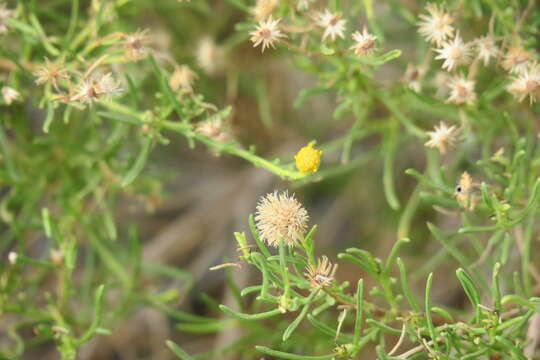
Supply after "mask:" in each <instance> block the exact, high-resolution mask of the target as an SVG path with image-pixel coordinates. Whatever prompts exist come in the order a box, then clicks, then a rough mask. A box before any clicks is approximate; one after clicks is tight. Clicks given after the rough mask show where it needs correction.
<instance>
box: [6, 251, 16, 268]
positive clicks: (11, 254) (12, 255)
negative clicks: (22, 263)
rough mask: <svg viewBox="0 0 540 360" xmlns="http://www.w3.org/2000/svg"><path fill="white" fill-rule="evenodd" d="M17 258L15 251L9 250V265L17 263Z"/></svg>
mask: <svg viewBox="0 0 540 360" xmlns="http://www.w3.org/2000/svg"><path fill="white" fill-rule="evenodd" d="M18 258H19V255H18V254H17V253H16V252H15V251H10V252H9V254H8V260H9V263H10V264H11V265H15V264H16V263H17V259H18Z"/></svg>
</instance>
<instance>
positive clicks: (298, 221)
mask: <svg viewBox="0 0 540 360" xmlns="http://www.w3.org/2000/svg"><path fill="white" fill-rule="evenodd" d="M308 220H309V215H308V213H307V211H306V209H304V208H303V206H302V204H300V203H299V202H298V201H297V200H296V198H295V197H294V194H293V195H289V194H288V192H282V193H278V192H277V191H274V192H273V193H269V194H267V195H266V196H263V197H262V198H261V199H260V200H259V203H258V204H257V211H256V213H255V222H256V224H257V230H258V231H259V234H260V236H261V238H262V239H263V240H264V241H265V242H266V243H267V244H268V245H269V246H273V247H278V246H279V243H280V241H281V239H283V241H284V242H285V243H286V244H287V245H289V246H291V245H295V244H296V243H297V242H298V241H300V240H301V239H302V238H303V236H304V234H305V233H306V229H307V223H308Z"/></svg>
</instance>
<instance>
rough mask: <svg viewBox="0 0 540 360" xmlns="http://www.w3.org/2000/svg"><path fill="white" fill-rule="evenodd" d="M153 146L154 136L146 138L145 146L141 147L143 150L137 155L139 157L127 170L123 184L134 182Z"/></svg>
mask: <svg viewBox="0 0 540 360" xmlns="http://www.w3.org/2000/svg"><path fill="white" fill-rule="evenodd" d="M151 147H152V138H151V137H148V138H146V140H145V142H144V144H143V147H142V149H141V152H140V153H139V156H137V159H136V160H135V162H134V163H133V165H132V166H131V168H130V169H129V171H128V172H127V174H126V175H125V176H124V179H123V180H122V186H127V185H129V184H131V183H132V182H133V180H135V179H136V178H137V176H139V174H140V173H141V171H142V169H143V168H144V166H145V165H146V161H147V160H148V154H149V153H150V148H151Z"/></svg>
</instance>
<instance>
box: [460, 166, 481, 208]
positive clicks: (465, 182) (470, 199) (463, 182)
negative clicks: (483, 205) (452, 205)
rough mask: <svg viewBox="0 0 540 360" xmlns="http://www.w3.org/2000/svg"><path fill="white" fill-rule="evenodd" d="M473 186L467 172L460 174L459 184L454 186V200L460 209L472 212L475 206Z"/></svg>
mask: <svg viewBox="0 0 540 360" xmlns="http://www.w3.org/2000/svg"><path fill="white" fill-rule="evenodd" d="M474 186H475V184H474V183H473V179H472V177H471V175H469V173H468V172H466V171H465V172H464V173H463V174H461V178H460V179H459V183H458V184H457V186H456V199H457V202H458V203H459V205H461V207H463V208H465V209H468V210H473V209H474V206H475V205H476V199H475V198H474V196H473V193H472V191H473V188H474Z"/></svg>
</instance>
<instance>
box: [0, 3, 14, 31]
mask: <svg viewBox="0 0 540 360" xmlns="http://www.w3.org/2000/svg"><path fill="white" fill-rule="evenodd" d="M12 14H13V10H8V9H7V8H6V4H2V5H0V35H4V34H6V33H7V32H8V27H9V24H8V22H9V19H10V18H11V15H12Z"/></svg>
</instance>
